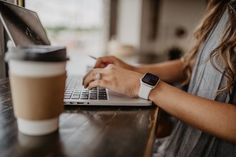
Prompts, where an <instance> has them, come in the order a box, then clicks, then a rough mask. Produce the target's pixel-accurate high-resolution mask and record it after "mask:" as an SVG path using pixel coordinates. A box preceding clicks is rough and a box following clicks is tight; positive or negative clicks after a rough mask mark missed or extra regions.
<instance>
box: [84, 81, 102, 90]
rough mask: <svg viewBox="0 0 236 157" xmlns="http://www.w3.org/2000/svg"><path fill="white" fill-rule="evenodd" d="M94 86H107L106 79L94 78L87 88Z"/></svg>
mask: <svg viewBox="0 0 236 157" xmlns="http://www.w3.org/2000/svg"><path fill="white" fill-rule="evenodd" d="M94 87H104V88H106V84H105V81H104V80H94V81H92V82H90V83H89V85H88V87H87V88H88V89H92V88H94Z"/></svg>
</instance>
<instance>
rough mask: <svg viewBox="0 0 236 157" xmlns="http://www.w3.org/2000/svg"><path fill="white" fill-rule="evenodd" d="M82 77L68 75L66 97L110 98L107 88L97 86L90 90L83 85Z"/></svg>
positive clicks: (80, 98) (81, 98) (74, 98)
mask: <svg viewBox="0 0 236 157" xmlns="http://www.w3.org/2000/svg"><path fill="white" fill-rule="evenodd" d="M81 84H82V82H81V79H78V77H68V78H67V82H66V91H65V94H64V99H72V100H108V93H107V89H106V88H101V87H95V88H92V89H90V90H88V89H85V88H83V87H82V85H81Z"/></svg>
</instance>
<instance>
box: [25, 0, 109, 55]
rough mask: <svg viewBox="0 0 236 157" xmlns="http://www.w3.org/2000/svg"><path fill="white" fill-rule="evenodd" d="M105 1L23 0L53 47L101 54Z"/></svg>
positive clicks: (104, 36) (104, 22)
mask: <svg viewBox="0 0 236 157" xmlns="http://www.w3.org/2000/svg"><path fill="white" fill-rule="evenodd" d="M104 1H105V0H47V1H46V0H45V1H42V0H26V1H25V7H26V8H28V9H31V10H34V11H36V12H37V13H38V15H39V17H40V19H41V22H42V24H43V26H44V28H45V29H46V31H47V34H48V37H49V39H50V41H51V43H52V45H65V46H67V49H68V52H71V53H76V52H77V53H86V54H90V55H94V56H100V55H103V52H105V51H104V50H105V43H106V30H105V28H107V27H106V26H105V24H106V21H105V20H106V17H105V3H104Z"/></svg>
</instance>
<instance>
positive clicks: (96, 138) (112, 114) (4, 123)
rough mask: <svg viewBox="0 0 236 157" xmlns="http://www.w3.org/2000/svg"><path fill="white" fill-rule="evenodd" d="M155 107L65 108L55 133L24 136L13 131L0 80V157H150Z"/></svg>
mask: <svg viewBox="0 0 236 157" xmlns="http://www.w3.org/2000/svg"><path fill="white" fill-rule="evenodd" d="M157 113H158V108H156V107H91V106H90V107H79V106H71V107H65V111H64V113H63V114H61V116H60V124H59V131H57V132H55V133H52V134H50V135H46V136H39V137H33V136H27V135H24V134H22V133H20V132H18V130H17V123H16V119H15V117H14V113H13V107H12V102H11V94H10V88H9V82H8V80H7V79H4V80H3V79H2V80H0V156H1V157H13V156H14V157H32V156H33V157H37V156H38V157H53V156H55V157H143V156H145V157H150V156H152V146H153V142H154V140H155V129H156V124H157Z"/></svg>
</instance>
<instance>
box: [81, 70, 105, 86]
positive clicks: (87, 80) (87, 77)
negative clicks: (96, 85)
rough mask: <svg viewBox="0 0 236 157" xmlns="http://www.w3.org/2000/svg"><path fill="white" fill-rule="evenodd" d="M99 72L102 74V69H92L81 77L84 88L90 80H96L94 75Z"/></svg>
mask: <svg viewBox="0 0 236 157" xmlns="http://www.w3.org/2000/svg"><path fill="white" fill-rule="evenodd" d="M98 73H100V75H103V69H93V70H91V71H90V72H89V73H88V75H86V76H85V77H84V79H83V85H84V87H85V88H87V86H88V85H89V83H90V82H92V81H94V80H96V79H97V78H96V75H97V74H98Z"/></svg>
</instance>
